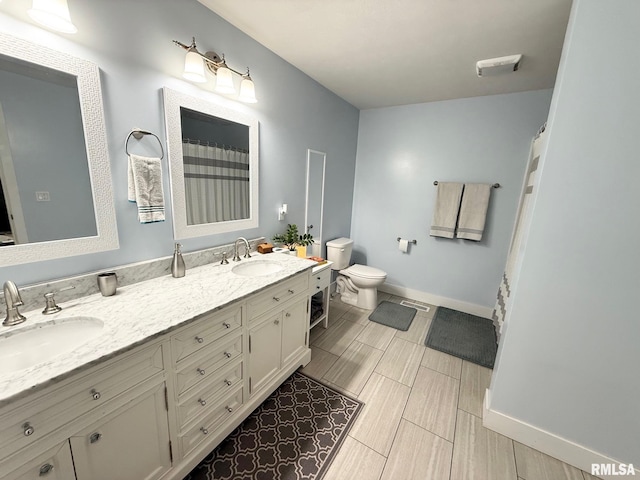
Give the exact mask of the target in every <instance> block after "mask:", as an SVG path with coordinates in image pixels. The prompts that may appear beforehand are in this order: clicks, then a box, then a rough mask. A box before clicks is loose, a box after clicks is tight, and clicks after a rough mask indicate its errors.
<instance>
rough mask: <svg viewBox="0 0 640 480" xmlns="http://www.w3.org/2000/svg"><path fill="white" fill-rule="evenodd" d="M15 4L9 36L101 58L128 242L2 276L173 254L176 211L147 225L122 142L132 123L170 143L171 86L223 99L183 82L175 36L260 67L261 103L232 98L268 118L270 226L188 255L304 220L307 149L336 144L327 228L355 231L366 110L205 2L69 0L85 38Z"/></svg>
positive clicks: (264, 223)
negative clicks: (284, 212) (40, 21)
mask: <svg viewBox="0 0 640 480" xmlns="http://www.w3.org/2000/svg"><path fill="white" fill-rule="evenodd" d="M11 3H12V2H2V3H1V4H0V15H1V16H2V18H0V21H1V22H2V25H3V30H4V31H5V32H6V33H10V34H13V35H16V36H19V37H22V38H27V39H30V40H32V41H35V42H38V43H42V44H46V45H48V46H49V47H51V48H55V49H58V50H62V51H66V52H68V53H69V54H72V55H76V56H79V57H82V58H85V59H87V60H90V61H93V62H94V63H96V64H97V65H98V66H99V67H100V69H101V74H102V87H103V96H104V104H105V110H106V113H105V115H106V124H107V136H108V139H109V154H110V156H111V169H112V176H113V183H114V192H115V193H114V195H115V199H114V201H115V207H116V214H117V222H118V233H119V239H120V248H119V250H116V251H112V252H105V253H101V254H94V255H84V256H78V257H73V258H70V259H60V260H53V261H43V262H38V263H33V264H27V265H22V266H16V267H6V268H3V269H1V270H0V280H1V281H4V280H6V279H11V280H14V281H15V282H16V283H17V284H18V285H21V284H28V283H34V282H39V281H42V280H46V279H51V278H57V277H61V276H68V275H73V274H76V273H81V272H87V271H92V270H97V269H101V268H109V267H110V266H114V265H121V264H126V263H130V262H135V261H141V260H145V259H150V258H156V257H160V256H166V255H170V254H171V252H172V251H173V229H172V224H171V221H170V215H171V209H170V208H168V211H167V213H168V215H169V217H168V220H167V221H166V222H164V223H154V224H146V225H142V224H140V223H138V220H137V215H136V210H135V205H133V204H131V203H129V202H128V201H127V193H126V188H127V182H126V178H127V174H126V166H127V161H126V156H125V153H124V140H125V138H126V136H127V134H128V133H129V131H130V130H131V129H132V128H133V127H141V128H144V129H147V130H151V131H152V132H155V133H157V134H158V135H159V136H160V138H162V139H163V140H164V138H165V135H164V120H163V110H162V96H161V89H162V87H164V86H168V87H170V88H173V89H176V90H181V91H183V92H185V93H188V94H191V95H194V96H202V97H203V98H212V97H213V96H215V94H213V93H210V92H207V91H205V90H202V89H200V88H199V87H197V86H194V85H192V84H190V83H188V82H186V81H184V80H182V69H183V66H184V51H183V50H181V49H179V48H178V47H176V46H174V45H173V44H172V42H171V41H172V40H174V39H175V40H179V41H181V42H183V43H189V42H190V40H191V37H192V36H195V37H196V39H197V42H198V45H199V48H200V49H201V50H203V51H206V50H216V51H217V52H219V53H225V54H226V58H227V62H228V63H229V66H231V67H233V68H235V69H238V70H243V69H244V68H245V67H246V66H250V67H251V75H252V77H253V79H254V81H255V84H256V94H257V96H258V100H259V103H257V104H255V105H250V106H249V105H245V104H241V103H239V102H233V103H234V104H235V105H236V106H237V108H238V109H239V110H241V111H244V112H248V113H252V114H254V115H255V116H256V117H257V118H258V120H259V122H260V217H259V218H260V226H259V228H256V229H252V230H248V231H241V232H235V233H229V234H220V235H214V236H209V237H202V238H197V239H189V240H185V241H184V242H183V243H184V251H191V250H196V249H201V248H206V247H210V246H213V245H220V244H224V243H228V242H230V241H232V240H233V239H235V238H236V237H237V236H238V235H243V236H246V237H256V236H259V235H264V236H266V237H271V236H273V235H274V234H275V233H278V232H281V231H284V230H285V228H286V224H287V222H289V223H297V224H299V225H302V224H303V222H304V207H305V178H306V177H305V175H306V152H307V148H313V149H316V150H321V151H325V152H327V179H326V188H327V192H328V194H327V197H326V201H325V226H324V230H325V232H326V234H327V235H329V236H340V235H346V234H348V233H349V226H350V223H351V202H352V197H353V184H354V170H355V155H356V143H357V129H358V110H357V109H356V108H354V107H353V106H351V105H350V104H348V103H346V102H345V101H343V100H342V99H340V98H338V97H337V96H335V95H334V94H333V93H331V92H329V91H328V90H326V89H325V88H323V87H321V86H320V85H319V84H317V83H316V82H315V81H313V80H312V79H311V78H309V77H308V76H306V75H305V74H303V73H301V72H300V71H299V70H297V69H295V68H294V67H292V66H291V65H290V64H288V63H286V62H285V61H284V60H282V59H281V58H279V57H277V56H276V55H275V54H273V53H272V52H271V51H269V50H267V49H266V48H265V47H263V46H262V45H260V44H258V43H257V42H256V41H254V40H253V39H251V38H250V37H248V36H247V35H245V34H244V33H242V32H240V31H239V30H237V29H236V28H235V27H233V26H231V25H230V24H228V23H227V22H226V21H224V20H223V19H221V18H220V17H218V16H217V15H215V14H214V13H212V12H211V11H209V10H208V9H207V8H205V7H204V6H202V5H201V4H199V3H198V2H197V1H196V0H185V1H180V2H176V1H169V0H162V1H157V0H137V1H135V2H113V1H111V0H92V1H91V2H83V1H81V0H69V8H70V10H71V12H72V13H71V14H72V18H73V20H74V23H75V24H76V26H77V27H78V29H79V32H78V34H76V35H75V36H64V35H57V34H54V33H51V32H48V31H45V30H43V29H41V28H39V27H36V26H34V25H33V24H32V23H31V22H30V21H29V20H28V17H27V16H26V13H25V12H24V10H26V8H27V7H28V6H27V7H25V8H22V7H21V6H19V5H17V4H11ZM20 5H22V3H20ZM22 6H23V5H22ZM2 12H9V13H11V15H12V16H9V15H4V14H3V13H2ZM130 151H134V152H135V153H140V154H143V155H145V154H157V153H158V152H157V146H155V145H154V143H153V142H151V141H149V142H147V143H145V144H144V145H141V144H138V142H136V141H135V140H132V141H131V143H130ZM164 168H165V170H164V173H165V185H164V186H165V200H166V202H167V203H169V200H170V197H169V194H170V192H169V179H168V169H167V165H166V164H165V165H164ZM282 203H287V204H288V205H289V215H288V216H287V219H286V221H284V222H279V221H278V219H277V207H278V206H279V205H281V204H282Z"/></svg>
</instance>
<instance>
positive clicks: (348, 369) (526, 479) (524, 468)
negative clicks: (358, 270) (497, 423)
mask: <svg viewBox="0 0 640 480" xmlns="http://www.w3.org/2000/svg"><path fill="white" fill-rule="evenodd" d="M382 300H388V301H392V302H397V303H400V302H401V301H402V300H404V299H403V298H400V297H396V296H393V295H389V294H386V293H380V294H379V295H378V301H379V302H380V301H382ZM435 310H436V308H435V307H434V306H431V308H430V311H429V312H421V311H419V310H418V313H417V314H416V316H415V318H414V320H413V323H412V324H411V326H410V327H409V330H408V331H406V332H401V331H399V330H395V329H391V328H389V327H385V326H383V325H379V324H376V323H373V322H370V321H369V320H368V316H369V314H370V313H371V312H370V311H368V310H362V309H360V308H356V307H352V306H350V305H346V304H344V303H342V302H341V301H340V300H339V299H337V298H335V299H332V300H331V304H330V307H329V328H327V329H326V330H325V329H324V328H322V326H321V325H318V326H316V327H315V328H314V329H313V330H312V331H311V335H310V339H311V350H312V357H311V362H310V363H309V364H308V365H307V366H306V367H305V368H304V369H303V370H302V371H303V372H304V373H306V374H307V375H309V376H310V377H314V378H317V379H319V380H321V381H323V382H324V383H326V384H327V385H330V386H332V387H334V388H336V389H337V390H339V391H341V392H344V393H345V394H347V395H351V396H352V397H357V398H359V399H360V400H362V401H363V402H364V403H365V406H364V408H363V409H362V412H361V413H360V416H359V418H358V420H357V421H356V423H355V424H354V426H353V428H352V429H351V431H350V432H349V436H348V438H347V439H346V441H345V442H344V443H343V444H342V446H341V447H340V450H339V452H338V454H337V455H336V458H335V460H334V462H333V464H332V465H331V467H330V468H329V470H328V471H327V474H326V476H325V477H324V480H400V479H401V480H593V479H594V478H595V477H592V476H591V475H589V474H587V473H585V472H582V471H580V470H578V469H576V468H574V467H572V466H570V465H567V464H565V463H563V462H561V461H560V460H556V459H555V458H552V457H549V456H548V455H545V454H543V453H540V452H538V451H536V450H534V449H532V448H529V447H527V446H524V445H521V444H519V443H517V442H514V441H513V440H511V439H510V438H507V437H505V436H502V435H499V434H497V433H495V432H493V431H491V430H488V429H486V428H484V427H483V426H482V401H483V396H484V392H485V389H486V388H488V386H489V382H490V380H491V370H490V369H488V368H484V367H480V366H478V365H476V364H473V363H470V362H467V361H466V360H461V359H459V358H456V357H452V356H451V355H448V354H446V353H442V352H438V351H436V350H432V349H430V348H427V347H425V346H424V340H425V338H426V336H427V333H428V331H429V326H430V325H431V320H432V318H433V314H434V313H435Z"/></svg>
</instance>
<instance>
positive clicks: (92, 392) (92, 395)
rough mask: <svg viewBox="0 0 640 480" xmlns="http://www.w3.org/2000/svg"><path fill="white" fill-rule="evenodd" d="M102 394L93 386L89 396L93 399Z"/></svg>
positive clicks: (98, 397)
mask: <svg viewBox="0 0 640 480" xmlns="http://www.w3.org/2000/svg"><path fill="white" fill-rule="evenodd" d="M101 396H102V395H100V392H98V391H96V389H95V388H93V389H91V398H93V399H94V400H100V397H101Z"/></svg>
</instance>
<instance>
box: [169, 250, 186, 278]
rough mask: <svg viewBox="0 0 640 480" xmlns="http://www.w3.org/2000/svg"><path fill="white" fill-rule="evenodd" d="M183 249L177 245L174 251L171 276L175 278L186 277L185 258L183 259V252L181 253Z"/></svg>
mask: <svg viewBox="0 0 640 480" xmlns="http://www.w3.org/2000/svg"><path fill="white" fill-rule="evenodd" d="M181 247H182V245H180V244H179V243H176V248H175V250H174V251H173V260H171V275H172V276H173V277H175V278H180V277H184V274H185V271H186V268H185V266H184V258H182V252H180V248H181Z"/></svg>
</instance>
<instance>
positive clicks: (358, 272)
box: [340, 263, 387, 280]
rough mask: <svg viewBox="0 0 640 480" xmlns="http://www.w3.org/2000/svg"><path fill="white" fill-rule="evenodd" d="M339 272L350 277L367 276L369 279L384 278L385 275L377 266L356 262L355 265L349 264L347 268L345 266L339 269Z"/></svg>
mask: <svg viewBox="0 0 640 480" xmlns="http://www.w3.org/2000/svg"><path fill="white" fill-rule="evenodd" d="M340 273H342V274H344V275H348V276H351V277H358V278H367V279H371V280H373V279H376V278H385V277H386V276H387V273H386V272H384V271H382V270H380V269H379V268H375V267H368V266H366V265H359V264H357V263H356V264H355V265H351V266H350V267H349V268H345V269H344V270H342V271H340Z"/></svg>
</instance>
